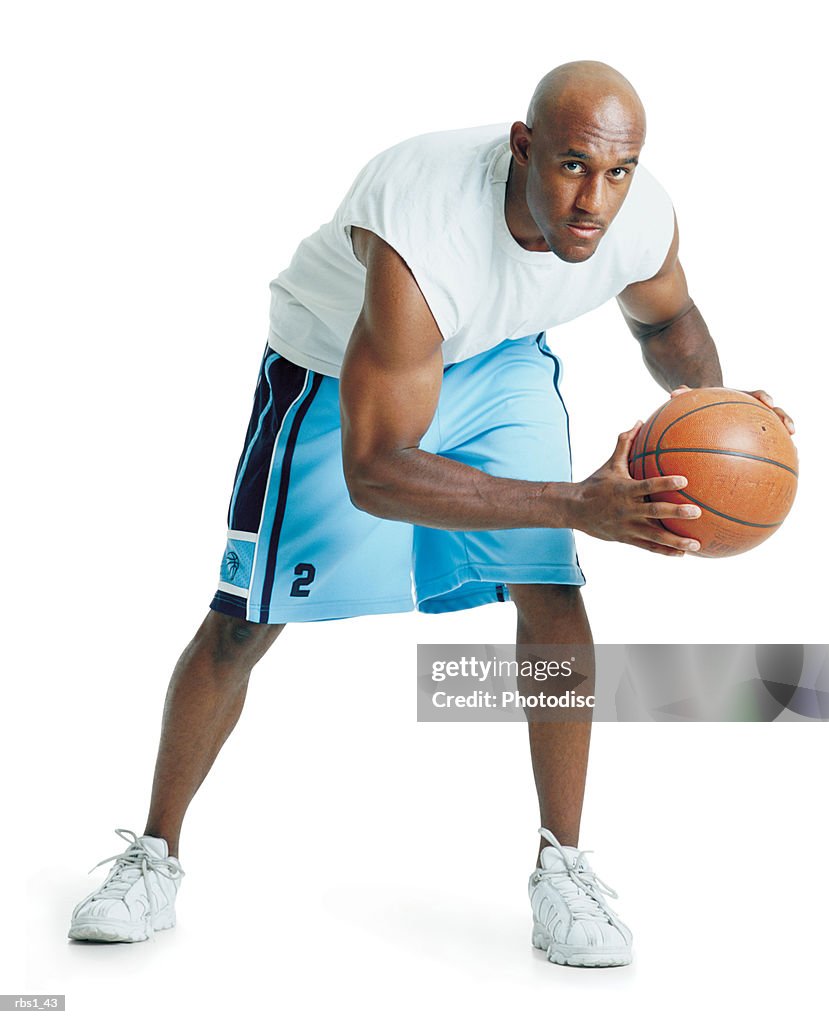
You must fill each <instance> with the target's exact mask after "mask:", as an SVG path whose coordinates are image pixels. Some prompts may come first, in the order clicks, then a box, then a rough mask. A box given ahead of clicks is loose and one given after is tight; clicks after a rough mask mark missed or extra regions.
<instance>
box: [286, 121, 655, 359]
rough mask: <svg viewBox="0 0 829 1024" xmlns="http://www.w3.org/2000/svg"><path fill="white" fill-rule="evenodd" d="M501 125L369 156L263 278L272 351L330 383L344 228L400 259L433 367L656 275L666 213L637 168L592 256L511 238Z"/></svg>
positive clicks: (356, 275) (355, 266)
mask: <svg viewBox="0 0 829 1024" xmlns="http://www.w3.org/2000/svg"><path fill="white" fill-rule="evenodd" d="M510 127H511V122H509V123H505V124H492V125H483V126H481V127H476V128H464V129H458V130H454V131H440V132H430V133H428V134H426V135H418V136H416V137H414V138H411V139H406V140H404V141H403V142H399V143H397V144H396V145H394V146H392V147H391V148H389V149H386V150H384V151H383V152H381V153H379V154H378V155H377V156H375V157H373V158H372V159H371V160H370V161H369V162H368V163H367V164H366V165H365V167H363V169H362V170H361V171H360V172H359V174H358V175H357V177H356V178H355V180H354V183H353V184H352V186H351V188H350V189H349V191H348V193H347V195H346V196H345V198H344V199H343V201H342V203H341V204H340V206H339V207H338V208H337V210H336V212H335V214H334V216H333V218H332V219H331V220H330V221H329V222H328V223H327V224H323V225H322V226H321V227H320V228H318V229H317V230H316V231H315V232H314V233H313V234H312V235H309V236H308V237H307V238H305V239H303V240H302V242H300V244H299V246H298V247H297V249H296V252H295V253H294V256H293V258H292V260H291V262H290V264H289V266H288V267H286V269H285V270H283V271H282V272H281V273H280V274H279V276H278V277H276V278H275V279H274V280H273V281H271V283H270V296H271V301H270V328H269V332H268V342H269V344H270V347H271V348H273V349H275V351H277V352H279V353H280V354H281V355H283V356H285V357H286V358H288V359H290V360H291V361H292V362H294V363H297V364H298V365H299V366H303V367H306V368H309V369H311V370H317V371H318V372H319V373H323V374H326V375H328V376H332V377H339V375H340V367H341V365H342V360H343V354H344V352H345V349H346V346H347V345H348V341H349V338H350V336H351V331H352V329H353V327H354V324H355V322H356V320H357V317H358V316H359V313H360V310H361V308H362V304H363V294H364V289H365V281H366V269H365V267H364V266H363V265H362V264H361V263H360V261H359V260H358V259H357V257H356V256H355V255H354V251H353V249H352V247H351V233H350V231H351V226H352V225H358V226H359V227H363V228H368V229H369V230H370V231H373V232H375V234H377V235H379V236H380V237H381V238H383V239H384V240H385V241H386V242H388V244H389V245H391V246H392V248H394V249H395V250H396V251H397V252H398V253H399V254H400V256H401V257H402V258H403V259H404V260H405V261H406V264H407V265H408V267H409V269H410V270H411V272H412V274H413V275H414V278H415V280H416V281H417V283H418V286H419V287H420V290H421V291H422V293H423V296H424V298H425V299H426V302H427V303H428V305H429V308H430V309H431V311H432V315H433V316H434V318H435V321H436V322H437V324H438V327H439V328H440V331H441V334H442V336H443V339H444V341H443V361H444V365H448V364H450V363H456V362H459V361H460V360H462V359H469V358H470V357H471V356H475V355H478V354H479V353H481V352H485V351H486V350H487V349H490V348H493V347H494V346H495V345H498V344H500V342H502V341H504V340H505V339H507V338H523V337H526V336H527V335H530V334H536V333H538V332H540V331H545V330H549V329H551V328H553V327H555V326H557V325H558V324H562V323H566V322H567V321H570V320H574V319H575V318H576V317H578V316H581V315H582V314H583V313H587V312H588V311H589V310H591V309H595V308H596V307H597V306H600V305H602V304H603V303H604V302H606V301H608V299H611V298H614V297H615V296H616V295H618V294H619V293H620V292H621V291H622V290H623V289H624V288H625V287H626V286H627V285H629V284H631V283H632V282H634V281H644V280H647V279H648V278H650V277H653V275H654V274H655V273H656V272H657V271H658V270H659V268H660V267H661V266H662V264H663V262H664V260H665V256H666V255H667V252H668V249H669V247H670V244H671V240H672V238H673V232H674V218H673V207H672V204H671V200H670V198H669V196H668V194H667V193H666V192H665V190H664V189H663V188H662V186H661V185H660V184H659V183H658V182H657V181H656V179H655V178H654V177H653V176H652V175H651V174H650V173H649V172H648V171H647V170H646V169H645V168H644V167H642V166H641V164H640V165H639V166H638V167H637V168H636V170H635V172H634V174H633V181H632V182H631V184H630V187H629V189H628V193H627V196H626V197H625V201H624V202H623V203H622V206H621V208H620V210H619V212H618V213H617V214H616V217H615V218H614V220H613V221H612V222H611V224H610V227H609V228H608V229H607V231H606V232H605V234H604V237H603V238H602V239H601V241H600V242H599V245H598V247H597V249H596V251H595V253H594V254H593V256H591V257H590V258H589V259H587V260H585V261H584V262H582V263H567V262H565V261H564V260H561V259H559V257H558V256H556V255H555V253H553V252H533V251H530V250H528V249H524V248H523V247H522V246H521V245H519V244H518V242H516V240H515V239H514V238H513V236H512V235H511V234H510V231H509V228H508V227H507V223H506V220H505V219H504V199H505V193H506V182H507V175H508V173H509V166H510V158H511V156H512V154H511V152H510V148H509V133H510Z"/></svg>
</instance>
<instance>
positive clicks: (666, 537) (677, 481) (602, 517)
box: [574, 420, 700, 555]
mask: <svg viewBox="0 0 829 1024" xmlns="http://www.w3.org/2000/svg"><path fill="white" fill-rule="evenodd" d="M641 426H642V421H641V420H638V421H637V423H636V425H635V426H634V427H633V428H632V429H631V430H626V431H625V432H624V433H622V434H619V440H618V441H617V442H616V449H615V451H614V452H613V454H612V455H611V456H610V458H609V459H608V460H607V462H606V463H605V464H604V465H603V466H602V467H601V468H600V469H598V470H596V472H595V473H594V474H593V475H592V476H590V477H588V478H587V479H586V480H584V481H583V482H582V483H580V484H577V485H576V488H577V489H576V516H575V520H574V527H575V529H577V530H582V531H583V532H584V533H589V534H590V535H591V536H592V537H598V538H599V539H600V540H617V541H622V542H623V543H625V544H633V545H634V546H635V547H638V548H644V549H645V550H646V551H655V552H657V553H658V554H661V555H684V554H685V552H686V551H698V550H699V543H698V542H697V541H695V540H692V539H691V538H689V537H680V536H678V535H677V534H675V533H670V532H669V531H668V530H666V529H665V528H664V527H663V526H661V525H660V523H659V520H660V519H696V518H697V517H698V516H699V515H700V510H699V508H698V507H697V506H696V505H675V504H673V503H672V502H670V501H648V500H647V498H648V496H649V495H651V494H658V493H660V492H664V491H678V490H679V489H680V488H682V487H685V486H686V485H687V483H688V481H687V479H686V478H685V477H684V476H660V477H653V478H651V479H649V480H634V479H633V477H632V476H631V475H630V472H629V470H628V459H629V458H630V449H631V446H632V445H633V441H634V438H635V437H636V435H637V433H638V432H639V428H640V427H641Z"/></svg>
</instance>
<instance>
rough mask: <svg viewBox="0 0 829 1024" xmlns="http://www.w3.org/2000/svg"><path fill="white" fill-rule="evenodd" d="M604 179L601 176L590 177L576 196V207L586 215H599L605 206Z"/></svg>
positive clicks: (592, 175)
mask: <svg viewBox="0 0 829 1024" xmlns="http://www.w3.org/2000/svg"><path fill="white" fill-rule="evenodd" d="M604 188H605V186H604V177H603V176H602V175H601V174H595V175H594V174H591V175H588V177H587V178H586V180H585V182H584V184H583V185H582V187H581V188H580V189H579V193H578V195H577V196H576V206H577V208H578V209H579V210H582V211H583V212H584V213H589V214H593V215H595V214H598V213H600V212H601V210H602V207H603V206H604V200H605V192H604Z"/></svg>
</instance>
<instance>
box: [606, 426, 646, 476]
mask: <svg viewBox="0 0 829 1024" xmlns="http://www.w3.org/2000/svg"><path fill="white" fill-rule="evenodd" d="M641 426H642V421H641V420H637V421H636V423H635V424H634V425H633V426H632V427H631V428H630V430H624V431H622V433H621V434H619V438H618V440H617V441H616V448H615V450H614V452H613V455H612V456H611V457H610V461H611V462H614V463H616V464H617V465H619V466H622V467H623V468H624V469H625V470H626V471H627V468H628V459H629V457H630V449H631V447H632V446H633V440H634V438H635V437H636V435H637V434H638V433H639V428H640V427H641Z"/></svg>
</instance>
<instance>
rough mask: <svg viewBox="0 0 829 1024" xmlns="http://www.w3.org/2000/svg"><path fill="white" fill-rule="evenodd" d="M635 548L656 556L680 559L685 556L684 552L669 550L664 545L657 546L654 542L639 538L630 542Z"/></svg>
mask: <svg viewBox="0 0 829 1024" xmlns="http://www.w3.org/2000/svg"><path fill="white" fill-rule="evenodd" d="M629 543H630V544H632V545H633V546H634V547H636V548H642V549H643V550H644V551H652V552H654V554H657V555H674V556H676V557H680V558H681V557H682V555H684V554H685V552H684V551H681V550H678V549H677V548H669V547H666V546H665V545H664V544H658V543H657V542H656V541H651V540H644V539H643V538H641V537H637V538H635V539H632V540H631V541H630V542H629Z"/></svg>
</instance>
